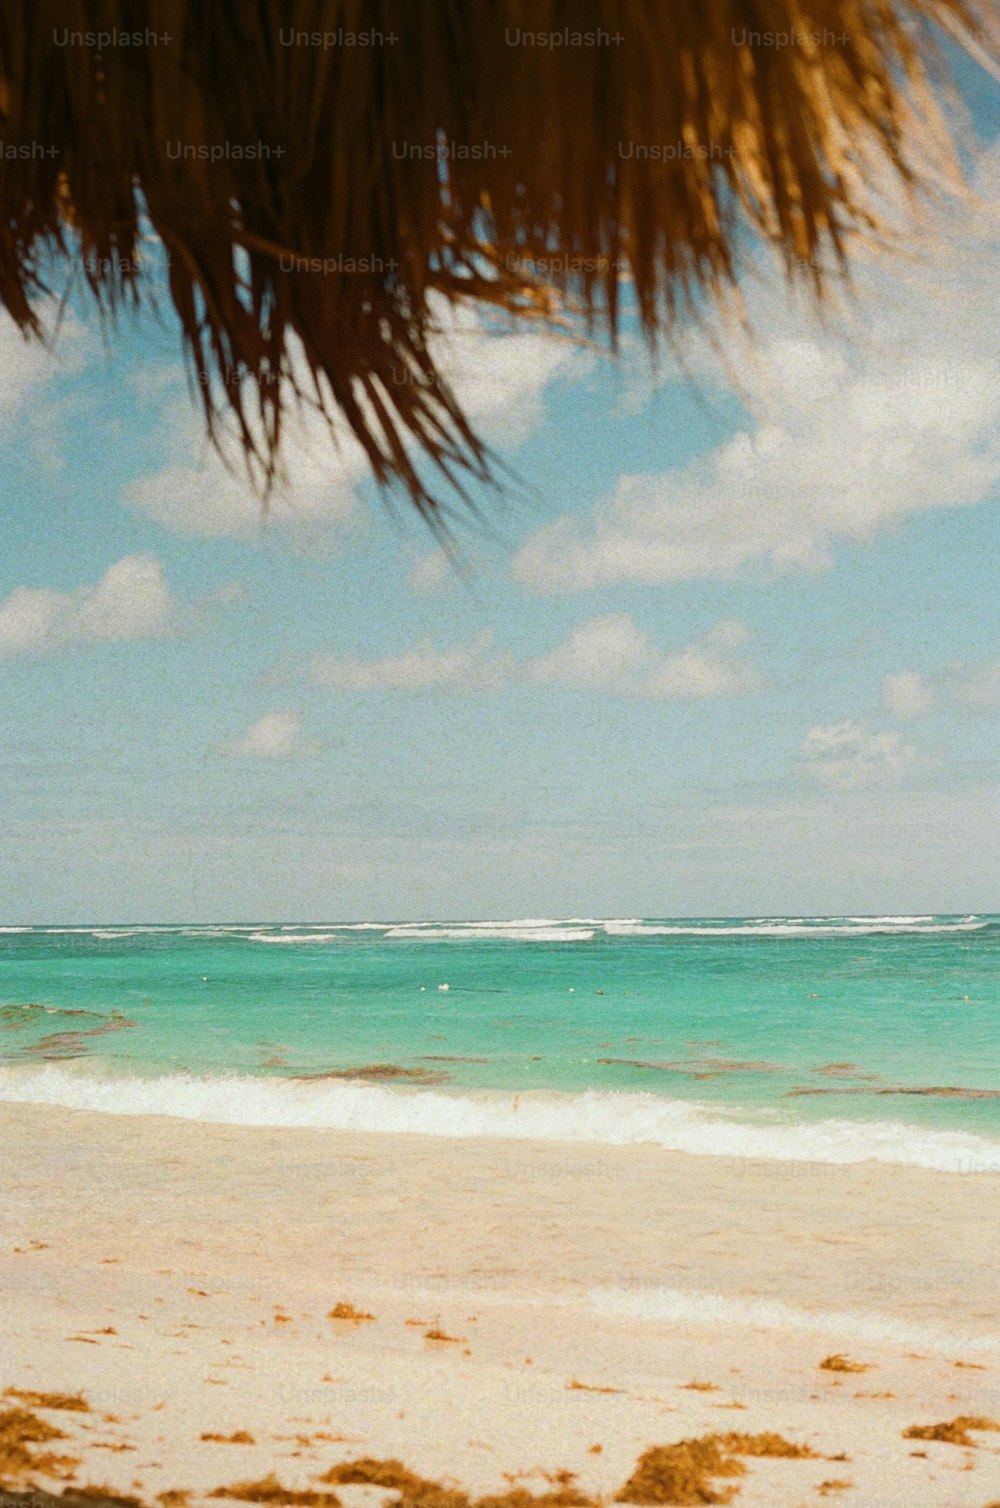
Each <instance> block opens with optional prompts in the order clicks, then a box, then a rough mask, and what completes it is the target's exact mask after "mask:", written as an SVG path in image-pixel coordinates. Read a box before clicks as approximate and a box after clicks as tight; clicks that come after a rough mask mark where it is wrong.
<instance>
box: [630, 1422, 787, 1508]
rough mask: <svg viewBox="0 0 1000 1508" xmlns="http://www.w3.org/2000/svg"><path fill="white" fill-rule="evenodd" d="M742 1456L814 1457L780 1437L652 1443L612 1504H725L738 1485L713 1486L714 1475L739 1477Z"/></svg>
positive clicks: (719, 1437)
mask: <svg viewBox="0 0 1000 1508" xmlns="http://www.w3.org/2000/svg"><path fill="white" fill-rule="evenodd" d="M740 1456H758V1457H759V1456H776V1457H779V1456H780V1457H785V1458H787V1459H790V1460H814V1459H815V1452H814V1451H812V1450H810V1449H809V1447H808V1446H805V1445H794V1444H793V1443H792V1442H791V1441H790V1440H786V1439H784V1437H783V1436H782V1435H777V1434H772V1433H770V1432H768V1433H765V1434H760V1435H741V1434H735V1433H733V1434H728V1435H703V1436H701V1438H699V1439H688V1440H678V1441H677V1442H676V1443H675V1444H673V1445H654V1446H653V1447H652V1448H651V1449H650V1450H647V1451H645V1452H644V1453H643V1454H642V1455H641V1456H640V1457H639V1460H638V1461H637V1463H636V1468H635V1471H634V1472H633V1473H632V1475H631V1477H630V1478H629V1480H628V1481H627V1482H626V1483H625V1485H624V1487H622V1488H621V1489H620V1490H619V1491H618V1492H617V1493H616V1494H615V1498H614V1501H615V1502H616V1503H642V1504H647V1503H652V1504H660V1503H662V1504H670V1505H672V1508H673V1505H676V1508H689V1505H698V1504H702V1503H728V1502H730V1501H731V1500H732V1498H733V1497H734V1495H735V1493H736V1491H737V1489H736V1487H735V1486H733V1487H716V1486H715V1484H714V1481H713V1478H715V1477H739V1476H742V1475H743V1474H744V1472H745V1471H746V1467H745V1466H744V1465H743V1462H742V1461H741V1460H740V1459H739V1457H740Z"/></svg>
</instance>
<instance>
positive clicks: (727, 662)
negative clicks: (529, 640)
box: [523, 613, 762, 700]
mask: <svg viewBox="0 0 1000 1508" xmlns="http://www.w3.org/2000/svg"><path fill="white" fill-rule="evenodd" d="M748 639H749V630H748V629H747V627H746V625H745V624H744V623H741V622H740V621H739V620H738V619H734V618H728V619H724V620H723V621H722V622H720V623H717V624H716V625H715V626H714V627H713V628H710V629H709V630H708V632H707V633H705V634H703V635H701V637H700V638H697V639H695V640H694V641H693V642H692V643H690V644H688V645H686V646H685V647H684V648H683V649H678V650H674V651H673V652H671V653H668V654H663V653H662V652H660V651H659V650H657V649H656V648H655V647H654V645H653V644H652V641H651V640H650V636H649V634H648V633H647V632H646V631H645V630H644V629H640V628H639V627H638V625H637V624H636V623H635V622H634V621H633V620H632V619H631V618H630V617H628V615H627V614H625V613H608V614H605V615H603V616H601V617H598V618H592V619H590V620H589V622H587V623H581V624H580V625H579V626H578V627H577V628H575V629H574V630H573V632H572V633H571V634H570V635H569V637H568V638H567V639H566V640H565V641H564V642H563V643H562V644H560V645H559V646H558V647H557V648H556V649H554V650H552V652H551V653H550V654H548V655H544V656H542V657H541V658H540V659H537V660H529V661H527V662H526V663H525V665H524V667H523V669H524V672H525V674H526V676H527V678H528V679H530V680H533V681H541V682H546V683H549V684H554V685H558V686H576V687H580V688H581V689H586V690H593V691H610V692H615V693H617V694H619V695H625V696H637V697H646V698H650V699H664V700H672V699H683V698H703V697H713V696H737V695H739V694H741V693H743V692H748V691H756V690H758V689H759V688H760V686H761V684H762V682H761V677H760V675H759V673H758V671H757V670H756V668H755V667H754V666H753V665H752V664H750V662H749V661H748V660H747V659H746V658H745V654H744V648H745V645H746V643H747V640H748Z"/></svg>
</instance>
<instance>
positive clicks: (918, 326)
mask: <svg viewBox="0 0 1000 1508" xmlns="http://www.w3.org/2000/svg"><path fill="white" fill-rule="evenodd" d="M994 170H995V164H994V163H990V164H988V165H987V167H986V168H985V169H984V176H987V175H988V173H989V172H991V171H994ZM984 191H985V192H987V194H988V192H989V185H986V188H985V190H984ZM978 213H979V216H980V222H981V223H980V225H979V237H978V240H974V241H969V242H967V244H960V239H959V238H960V237H961V235H962V234H963V233H965V234H967V235H970V234H971V232H973V231H975V229H976V226H975V225H972V224H970V225H965V224H958V223H957V219H956V223H955V224H954V226H953V227H952V231H953V234H952V235H951V236H950V238H949V239H948V240H945V239H944V238H943V237H942V236H941V235H940V233H939V234H938V238H937V240H936V241H935V243H934V245H933V247H932V246H931V243H930V241H928V242H927V244H926V248H925V249H926V250H927V258H926V259H925V260H924V261H922V262H920V263H919V264H918V273H917V274H914V272H913V269H912V267H910V271H909V277H907V276H906V267H907V264H903V263H902V262H901V263H900V264H899V265H898V266H896V267H894V268H893V269H892V270H891V272H887V271H886V267H885V263H884V262H879V263H877V264H875V265H871V266H868V267H867V268H866V267H864V266H861V267H860V268H859V269H858V279H857V281H858V293H859V300H860V308H861V311H862V322H861V323H860V325H859V326H858V327H857V328H856V329H855V330H854V338H853V339H851V338H848V336H849V335H850V333H851V332H850V328H848V333H847V335H844V334H841V335H840V336H837V337H834V336H833V335H829V334H824V333H823V332H822V331H821V330H820V329H818V328H817V326H816V325H815V323H813V324H812V326H810V325H809V324H808V322H806V321H804V318H803V312H802V310H801V309H797V308H796V307H795V305H794V304H793V303H792V302H791V301H790V300H789V298H788V295H787V292H786V291H785V290H784V289H782V290H781V291H780V293H777V292H775V291H773V290H772V291H770V292H769V293H767V294H765V295H764V296H762V297H759V298H758V299H757V303H756V307H755V306H754V300H753V297H752V296H751V317H752V318H753V320H754V324H755V327H756V329H757V331H758V336H759V338H758V342H757V344H756V346H752V347H748V346H745V345H743V344H741V343H739V341H738V338H737V337H736V336H735V335H731V336H729V337H728V355H729V359H730V365H731V368H732V370H734V371H735V372H736V373H738V376H739V382H740V386H741V389H742V393H743V396H744V398H745V400H746V402H747V406H748V408H749V409H750V410H751V412H752V413H753V414H754V420H753V422H752V423H750V424H748V425H747V426H746V427H745V428H743V429H742V430H741V431H740V432H739V433H737V434H735V435H732V436H731V437H730V438H728V439H727V440H726V441H725V442H724V443H721V444H719V445H718V446H717V447H715V448H714V449H713V450H711V451H709V452H708V453H707V454H704V455H700V456H698V457H696V458H695V459H693V460H691V461H690V462H688V463H687V464H684V465H681V466H678V467H675V468H673V469H670V470H667V471H664V472H661V473H659V474H641V475H636V474H632V475H624V476H622V477H621V478H620V479H619V481H618V483H617V486H616V487H615V489H614V491H613V492H612V493H611V494H610V496H608V497H607V498H605V499H604V500H603V501H602V502H601V503H600V504H599V505H598V506H597V507H596V508H595V509H594V511H593V513H592V514H591V515H590V517H589V519H580V518H578V517H577V516H575V515H573V514H570V513H566V514H563V515H562V516H561V517H559V518H557V519H556V520H555V522H554V523H552V524H550V525H548V526H547V527H545V528H543V529H541V530H539V531H537V532H536V533H535V534H534V535H532V536H531V537H529V539H528V540H527V541H526V542H525V544H524V545H523V546H522V548H521V550H520V551H519V552H518V554H517V555H516V557H515V559H514V563H513V571H514V575H515V577H516V578H517V579H518V580H519V581H521V582H523V583H524V584H525V585H526V586H529V587H531V588H532V589H534V590H536V591H540V592H565V591H583V590H587V589H590V588H594V587H598V586H602V585H606V584H609V583H613V582H619V581H641V582H649V583H654V582H665V581H679V580H687V579H695V578H699V577H732V576H736V575H739V574H741V573H745V572H746V571H748V570H751V569H758V570H759V569H764V570H767V571H769V572H788V571H802V570H810V571H818V570H823V569H825V568H827V567H828V566H829V565H830V564H831V561H832V558H833V547H834V545H835V544H836V543H837V542H839V541H854V542H861V543H864V542H868V541H870V540H872V539H874V538H875V537H876V536H877V535H878V534H879V533H882V532H884V531H885V530H886V529H888V528H891V527H894V526H897V525H898V524H899V523H901V522H902V521H903V520H905V519H906V518H907V517H909V516H911V515H913V514H914V513H918V512H921V511H924V510H928V509H934V508H946V507H960V506H967V505H969V504H974V503H978V502H981V501H982V500H984V499H985V498H987V497H988V496H989V495H990V493H991V492H992V490H993V489H994V488H995V487H996V485H997V483H998V481H1000V357H998V355H997V351H996V341H995V335H994V331H995V311H994V302H995V290H996V287H997V284H998V282H1000V228H998V223H997V217H996V216H993V217H992V219H991V218H990V217H989V216H988V215H983V214H982V212H981V211H979V212H978ZM908 249H909V250H914V249H919V248H914V247H913V246H912V244H911V247H909V248H908ZM803 328H805V329H806V330H807V331H811V333H809V334H807V335H803V333H802V331H803ZM760 332H766V333H763V334H762V333H760ZM695 367H696V369H697V370H698V371H699V373H700V374H701V375H702V376H703V377H704V376H705V374H706V373H707V372H708V370H709V368H708V366H707V363H706V362H705V360H704V353H703V352H701V351H700V350H699V351H698V352H696V357H695ZM707 380H709V381H711V380H713V379H711V378H708V379H707ZM716 380H717V379H716Z"/></svg>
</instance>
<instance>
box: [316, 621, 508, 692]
mask: <svg viewBox="0 0 1000 1508" xmlns="http://www.w3.org/2000/svg"><path fill="white" fill-rule="evenodd" d="M492 644H493V635H492V633H491V632H490V631H489V630H484V631H483V632H482V633H480V634H477V635H476V636H475V638H473V639H470V640H469V642H468V643H466V644H457V645H454V646H453V647H452V648H450V649H436V648H435V647H434V644H433V643H432V641H431V640H430V639H421V640H420V642H419V643H418V644H417V645H416V646H415V647H414V648H413V649H408V650H405V651H404V652H403V653H402V654H399V655H387V656H386V657H385V658H384V659H380V660H359V659H355V658H354V657H352V656H342V655H335V654H324V655H314V656H313V658H312V659H311V660H310V661H309V663H308V665H307V667H306V679H307V680H308V681H309V682H310V683H311V684H312V685H314V686H319V687H321V688H322V689H323V690H324V691H433V690H451V691H490V690H497V689H498V688H499V687H500V686H501V685H502V684H503V683H504V682H505V681H506V680H507V679H508V678H509V674H510V669H511V662H510V661H509V659H508V658H507V657H505V656H503V655H492V654H491V653H490V650H491V647H492Z"/></svg>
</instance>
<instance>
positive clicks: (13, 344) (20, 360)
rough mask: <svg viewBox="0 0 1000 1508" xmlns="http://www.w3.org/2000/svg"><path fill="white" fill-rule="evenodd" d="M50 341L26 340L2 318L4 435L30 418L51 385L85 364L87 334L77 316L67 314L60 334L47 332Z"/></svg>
mask: <svg viewBox="0 0 1000 1508" xmlns="http://www.w3.org/2000/svg"><path fill="white" fill-rule="evenodd" d="M46 340H47V341H49V342H51V343H49V344H43V343H42V342H41V341H39V340H36V339H31V340H26V339H25V337H24V336H23V335H22V334H21V332H20V330H19V329H18V328H17V326H16V325H15V323H14V321H13V320H12V319H11V318H10V317H9V316H8V315H7V314H6V313H4V314H3V315H2V316H0V433H5V432H6V431H7V430H9V428H10V426H11V425H12V423H13V422H14V421H15V420H21V419H23V418H25V417H28V418H30V417H31V416H32V413H33V412H34V411H35V408H36V400H37V399H38V397H39V396H40V394H41V393H42V392H43V391H44V390H45V389H46V388H47V387H48V386H49V384H51V383H52V382H53V381H54V380H55V379H56V378H58V377H60V376H66V375H68V374H72V373H75V372H78V371H79V370H80V369H81V368H82V366H83V364H84V359H85V355H86V335H85V331H84V327H83V325H82V324H81V323H80V321H79V320H78V319H77V317H76V316H75V315H74V314H72V313H66V314H64V316H63V318H62V320H61V322H60V325H59V328H58V334H57V335H56V334H54V332H53V331H51V330H47V331H46ZM50 443H51V441H50Z"/></svg>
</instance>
